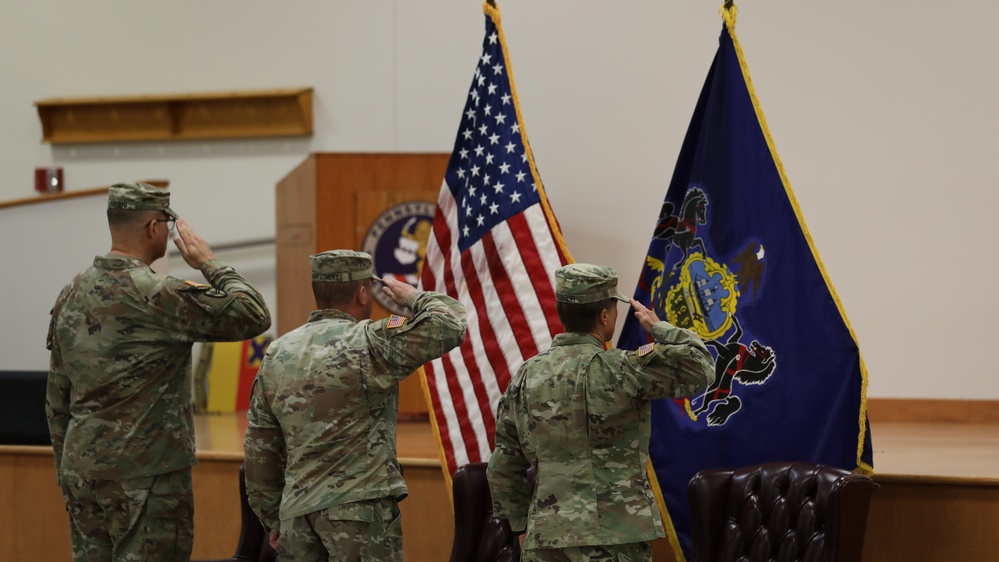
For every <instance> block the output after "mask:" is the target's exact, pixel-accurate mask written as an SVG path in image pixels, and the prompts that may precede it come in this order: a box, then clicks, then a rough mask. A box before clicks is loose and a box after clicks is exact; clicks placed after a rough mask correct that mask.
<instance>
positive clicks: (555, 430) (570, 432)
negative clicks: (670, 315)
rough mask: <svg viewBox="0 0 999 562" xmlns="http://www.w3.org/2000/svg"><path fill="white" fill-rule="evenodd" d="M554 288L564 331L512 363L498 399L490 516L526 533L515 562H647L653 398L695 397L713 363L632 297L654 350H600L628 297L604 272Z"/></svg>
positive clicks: (659, 532) (658, 525)
mask: <svg viewBox="0 0 999 562" xmlns="http://www.w3.org/2000/svg"><path fill="white" fill-rule="evenodd" d="M555 291H556V292H555V301H556V304H555V309H556V311H557V312H558V316H559V319H560V320H561V321H562V325H563V326H564V327H565V329H566V332H565V333H562V334H559V335H557V336H555V339H554V340H553V341H552V344H551V347H550V348H549V349H547V350H545V351H543V352H541V353H539V354H537V355H536V356H534V357H533V358H531V359H529V360H527V361H526V362H525V363H524V364H523V365H522V366H521V368H520V369H519V370H518V371H517V374H516V376H514V378H513V379H512V380H511V381H510V385H509V387H507V390H506V392H505V393H504V395H503V397H502V398H501V400H500V403H499V408H498V411H497V414H496V447H495V450H494V452H493V455H492V457H491V458H490V460H489V468H488V471H487V476H488V479H489V488H490V491H491V493H492V498H493V511H494V512H495V513H496V514H497V515H499V516H501V517H506V518H507V519H508V520H509V521H510V526H511V529H512V530H513V531H514V532H518V533H525V532H526V535H522V536H521V538H520V541H521V546H522V548H523V549H524V551H523V556H522V560H523V561H524V562H531V561H544V562H548V561H567V562H569V561H571V562H577V561H578V562H583V561H586V562H600V561H619V560H620V561H624V560H630V561H637V560H651V559H652V551H651V546H650V541H651V540H653V539H656V538H659V537H662V536H664V533H663V525H662V519H661V517H660V515H659V510H658V508H657V506H656V501H655V497H654V496H653V494H652V489H651V487H650V485H649V481H648V478H647V476H646V472H645V468H646V461H647V459H648V456H649V437H650V417H651V400H653V399H656V398H680V397H685V396H691V395H694V394H696V393H699V392H701V391H703V390H704V389H705V388H706V387H707V385H708V384H710V383H711V381H712V380H713V379H714V368H713V366H712V362H711V355H710V354H709V353H708V350H707V348H706V347H705V346H704V343H702V342H701V340H700V339H699V338H698V337H697V335H696V334H694V333H693V332H691V331H688V330H684V329H680V328H677V327H674V326H672V325H670V324H669V323H667V322H660V321H659V319H658V318H657V317H656V315H655V313H654V312H653V311H651V310H649V309H647V308H645V307H644V306H642V305H641V303H639V302H638V301H635V300H631V306H632V307H633V308H634V310H635V316H636V317H637V319H638V320H639V322H640V323H641V325H642V327H643V328H644V329H645V330H646V331H647V332H648V333H650V334H651V335H652V338H653V340H654V343H650V344H647V345H644V346H642V347H641V348H639V349H638V350H637V351H623V350H617V349H611V350H605V348H604V342H606V341H609V340H610V338H611V337H612V336H613V334H614V325H615V323H616V321H617V303H618V301H621V302H628V300H629V299H627V298H625V297H624V295H622V294H621V293H620V292H618V290H617V274H616V273H615V272H614V270H613V269H611V268H609V267H600V266H595V265H589V264H571V265H567V266H565V267H562V268H559V269H558V270H556V271H555ZM528 467H534V469H535V470H536V476H535V478H536V483H535V488H534V490H533V493H532V490H531V488H530V487H529V485H528V481H527V478H526V476H525V473H526V471H527V469H528Z"/></svg>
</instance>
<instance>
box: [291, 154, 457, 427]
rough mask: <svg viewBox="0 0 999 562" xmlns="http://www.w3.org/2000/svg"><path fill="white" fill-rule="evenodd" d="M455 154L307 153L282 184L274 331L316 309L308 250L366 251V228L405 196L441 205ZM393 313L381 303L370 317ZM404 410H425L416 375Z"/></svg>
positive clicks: (406, 389) (402, 401)
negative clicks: (438, 197)
mask: <svg viewBox="0 0 999 562" xmlns="http://www.w3.org/2000/svg"><path fill="white" fill-rule="evenodd" d="M448 158H450V154H436V153H407V154H341V153H335V154H334V153H314V154H310V155H309V156H308V157H307V158H306V159H305V160H304V161H303V162H302V163H301V164H299V165H298V166H297V167H296V168H295V169H294V170H292V171H291V172H290V173H289V174H288V175H287V176H285V177H284V178H283V179H282V180H281V181H279V182H278V184H277V187H276V212H277V217H276V219H277V220H276V224H277V237H276V238H277V299H278V307H277V308H278V314H277V332H278V335H279V336H280V335H282V334H284V333H286V332H288V331H290V330H293V329H294V328H297V327H298V326H301V325H302V324H303V323H304V322H305V321H306V320H307V319H308V316H309V312H311V311H312V310H314V309H315V300H314V299H313V296H312V285H311V279H312V274H311V268H310V265H309V256H310V255H312V254H315V253H318V252H324V251H326V250H335V249H349V250H362V247H361V246H362V244H363V241H364V238H365V235H366V233H367V232H368V229H369V228H370V227H371V225H372V223H373V221H374V220H376V219H377V218H378V216H379V215H380V214H381V213H382V212H384V211H385V210H387V209H390V208H392V207H393V206H395V205H398V204H400V203H405V202H408V201H428V202H431V203H434V204H436V201H437V195H438V193H440V188H441V183H442V181H443V179H444V172H445V170H446V168H447V162H448ZM388 314H389V313H388V311H386V310H385V309H384V308H383V307H382V306H380V305H379V304H377V303H376V305H375V311H374V313H373V315H372V317H373V318H375V319H378V318H383V317H385V316H387V315H388ZM399 413H400V416H410V415H413V414H415V415H418V416H425V415H426V414H427V406H426V401H425V400H424V397H423V391H422V389H421V388H420V383H419V380H418V379H417V378H416V377H410V378H408V379H406V381H404V383H403V384H402V386H401V387H400V392H399Z"/></svg>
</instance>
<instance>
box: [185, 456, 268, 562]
mask: <svg viewBox="0 0 999 562" xmlns="http://www.w3.org/2000/svg"><path fill="white" fill-rule="evenodd" d="M239 512H240V517H241V519H242V524H241V525H240V530H239V541H237V542H236V553H235V554H233V555H232V557H230V558H222V559H220V560H199V561H194V560H192V562H247V561H253V562H274V560H276V559H277V553H276V552H274V549H273V548H271V545H270V542H269V541H268V540H267V538H268V537H267V533H266V532H264V526H263V525H262V524H261V523H260V519H259V518H257V514H255V513H253V510H252V509H250V502H249V501H248V500H247V499H246V470H245V467H242V466H240V467H239Z"/></svg>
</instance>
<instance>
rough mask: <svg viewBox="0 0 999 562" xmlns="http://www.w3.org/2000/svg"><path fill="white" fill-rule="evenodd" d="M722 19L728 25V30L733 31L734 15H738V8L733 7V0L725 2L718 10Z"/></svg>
mask: <svg viewBox="0 0 999 562" xmlns="http://www.w3.org/2000/svg"><path fill="white" fill-rule="evenodd" d="M718 12H719V13H721V17H722V19H724V20H725V23H726V24H728V26H729V28H730V29H735V15H736V14H737V13H739V8H737V7H736V6H735V0H725V3H724V4H722V7H721V9H720V10H718Z"/></svg>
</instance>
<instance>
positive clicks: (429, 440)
mask: <svg viewBox="0 0 999 562" xmlns="http://www.w3.org/2000/svg"><path fill="white" fill-rule="evenodd" d="M869 405H870V412H871V416H870V417H871V436H872V444H873V452H874V465H875V474H874V481H875V482H876V483H877V484H878V485H879V490H878V491H877V492H876V493H875V496H874V500H873V502H872V505H871V512H870V515H869V517H868V525H867V529H868V530H867V537H866V541H865V548H864V556H863V562H896V561H897V562H902V561H906V562H923V561H926V562H931V561H937V560H955V559H957V560H991V559H995V556H996V553H997V552H999V422H989V423H982V422H978V421H975V422H974V423H972V422H967V423H955V422H953V421H950V422H941V421H930V422H912V421H891V420H890V419H889V420H883V419H882V414H883V412H884V410H883V409H880V410H879V406H880V405H878V404H876V403H875V402H874V401H872V402H870V403H869ZM993 406H995V404H993ZM975 407H977V406H975ZM931 409H932V408H931ZM965 410H966V411H974V408H970V409H969V408H965ZM897 411H899V412H903V413H905V412H909V413H913V412H919V411H920V409H919V408H907V409H903V410H897ZM934 411H935V412H937V413H939V412H942V411H956V410H947V409H946V408H936V409H935V410H934ZM948 415H950V414H948ZM975 416H980V414H975ZM889 417H890V416H889ZM969 419H971V420H979V419H980V417H972V418H969ZM196 427H197V448H198V459H199V464H198V465H197V466H196V467H195V468H194V471H193V476H194V488H195V543H194V554H193V558H194V559H195V560H204V559H216V558H224V557H228V556H230V555H232V553H233V552H234V551H235V547H236V541H237V538H238V537H239V490H238V475H239V466H240V464H242V461H243V435H244V433H245V431H246V417H245V415H244V414H243V413H237V414H226V415H206V416H198V417H197V418H196ZM398 453H399V458H400V464H401V465H402V467H403V475H404V477H405V479H406V482H407V485H408V487H409V491H410V495H409V498H407V499H406V501H404V502H402V504H400V506H401V508H402V512H403V544H404V549H405V555H406V560H407V561H408V562H440V561H443V560H447V559H448V557H449V554H450V548H451V541H452V537H453V532H454V521H453V515H452V511H451V504H450V500H449V498H448V497H447V488H446V487H445V484H444V479H443V474H442V472H441V466H440V460H439V456H438V447H437V444H436V442H435V441H434V438H433V432H432V431H431V428H430V424H429V423H427V422H416V423H401V424H399V428H398ZM0 498H3V499H4V501H0V529H4V532H2V533H0V552H4V553H5V555H7V556H8V557H10V559H12V560H32V559H34V560H67V561H68V560H70V558H71V557H70V553H69V528H68V522H67V519H66V512H65V508H64V506H63V503H62V497H61V495H60V493H59V490H58V488H57V487H56V485H55V470H54V466H53V464H52V450H51V448H50V447H30V446H0ZM7 531H10V532H7ZM654 557H655V560H656V562H676V560H675V559H674V557H673V555H672V553H671V552H670V551H669V549H668V547H665V544H664V543H663V542H662V541H657V543H656V544H654Z"/></svg>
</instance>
